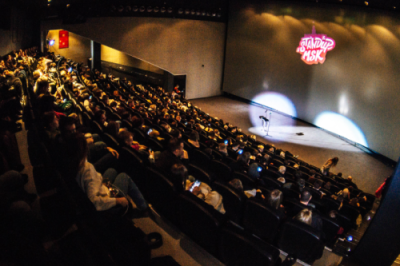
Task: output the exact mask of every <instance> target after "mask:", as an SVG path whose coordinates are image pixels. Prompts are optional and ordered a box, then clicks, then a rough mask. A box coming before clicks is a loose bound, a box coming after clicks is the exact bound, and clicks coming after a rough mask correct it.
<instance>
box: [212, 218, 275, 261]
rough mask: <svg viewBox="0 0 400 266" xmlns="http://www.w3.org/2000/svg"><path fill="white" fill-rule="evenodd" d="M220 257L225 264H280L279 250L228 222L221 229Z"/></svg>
mask: <svg viewBox="0 0 400 266" xmlns="http://www.w3.org/2000/svg"><path fill="white" fill-rule="evenodd" d="M219 246H220V257H221V260H222V261H223V262H224V263H225V264H226V265H238V266H239V265H251V266H257V265H260V266H261V265H263V266H273V265H280V264H281V259H280V257H279V254H280V252H279V250H278V249H277V248H275V247H273V246H272V245H269V244H268V243H265V242H264V241H262V240H260V239H258V238H256V237H254V236H252V235H250V234H248V233H246V232H245V231H244V230H243V229H242V228H241V227H238V226H236V225H234V224H232V223H228V224H227V226H225V227H224V228H223V230H222V237H221V243H220V245H219Z"/></svg>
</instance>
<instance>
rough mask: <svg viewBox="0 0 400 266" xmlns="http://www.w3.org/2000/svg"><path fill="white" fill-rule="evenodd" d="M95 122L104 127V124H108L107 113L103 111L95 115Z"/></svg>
mask: <svg viewBox="0 0 400 266" xmlns="http://www.w3.org/2000/svg"><path fill="white" fill-rule="evenodd" d="M93 118H94V120H95V121H96V122H97V123H99V124H100V125H103V124H104V122H106V120H107V117H106V112H105V111H103V110H100V111H97V112H95V113H94V117H93Z"/></svg>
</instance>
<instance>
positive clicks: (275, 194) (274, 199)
mask: <svg viewBox="0 0 400 266" xmlns="http://www.w3.org/2000/svg"><path fill="white" fill-rule="evenodd" d="M282 202H283V193H282V191H280V190H279V189H275V190H273V191H272V192H271V194H270V195H269V198H268V204H269V205H270V206H271V207H272V208H274V209H276V210H277V209H279V207H280V206H281V204H282Z"/></svg>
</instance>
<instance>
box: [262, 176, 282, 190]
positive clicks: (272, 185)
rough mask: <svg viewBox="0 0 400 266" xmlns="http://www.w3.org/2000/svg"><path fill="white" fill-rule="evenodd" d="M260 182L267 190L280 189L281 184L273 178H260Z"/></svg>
mask: <svg viewBox="0 0 400 266" xmlns="http://www.w3.org/2000/svg"><path fill="white" fill-rule="evenodd" d="M261 178H262V181H263V182H264V186H265V187H266V188H269V189H279V190H281V189H282V186H283V183H281V182H279V181H278V180H276V179H274V178H269V177H263V176H262V177H261Z"/></svg>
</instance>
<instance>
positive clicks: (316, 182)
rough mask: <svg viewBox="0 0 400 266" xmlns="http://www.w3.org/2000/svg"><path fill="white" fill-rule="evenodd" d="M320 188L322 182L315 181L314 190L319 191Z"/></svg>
mask: <svg viewBox="0 0 400 266" xmlns="http://www.w3.org/2000/svg"><path fill="white" fill-rule="evenodd" d="M321 186H322V181H321V180H320V179H316V180H315V182H314V188H315V189H317V190H319V189H320V188H321Z"/></svg>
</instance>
